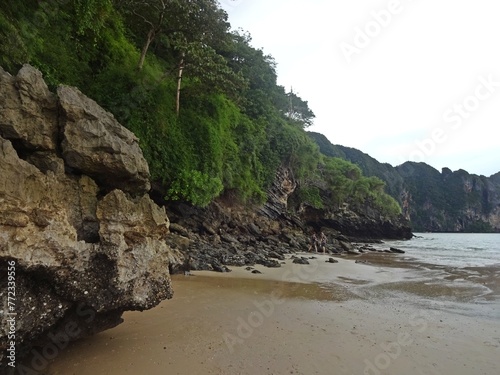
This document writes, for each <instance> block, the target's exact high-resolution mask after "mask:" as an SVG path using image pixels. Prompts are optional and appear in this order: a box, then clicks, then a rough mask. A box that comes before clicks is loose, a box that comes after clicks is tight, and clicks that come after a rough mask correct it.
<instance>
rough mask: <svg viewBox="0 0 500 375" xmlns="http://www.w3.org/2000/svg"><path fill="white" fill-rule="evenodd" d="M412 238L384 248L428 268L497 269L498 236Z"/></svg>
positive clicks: (427, 235) (419, 235) (499, 255)
mask: <svg viewBox="0 0 500 375" xmlns="http://www.w3.org/2000/svg"><path fill="white" fill-rule="evenodd" d="M415 236H416V237H414V238H413V239H411V240H407V241H386V243H385V244H386V245H389V246H392V247H397V248H398V249H401V250H405V251H406V254H407V255H408V256H410V257H412V258H415V259H416V260H418V261H422V262H425V263H430V264H436V265H443V266H450V267H458V268H462V267H488V266H500V233H415Z"/></svg>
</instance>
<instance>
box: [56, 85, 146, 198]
mask: <svg viewBox="0 0 500 375" xmlns="http://www.w3.org/2000/svg"><path fill="white" fill-rule="evenodd" d="M57 94H58V96H59V101H60V105H61V108H62V112H63V117H62V122H63V124H62V128H63V129H62V134H63V141H62V144H61V145H62V155H63V158H64V161H65V163H66V164H67V165H68V166H69V167H71V168H74V169H76V170H77V171H79V172H82V173H84V174H87V175H89V176H91V177H93V178H94V179H95V180H96V181H98V182H99V184H100V185H103V186H104V187H108V188H109V187H114V188H119V189H122V190H124V191H127V192H130V193H138V194H141V193H145V192H147V191H148V190H149V189H150V188H151V186H150V183H149V167H148V164H147V162H146V160H145V159H144V157H143V156H142V152H141V149H140V148H139V142H138V139H137V137H136V136H135V135H134V134H133V133H132V132H130V131H129V130H127V129H125V128H124V127H123V126H121V125H120V124H119V123H118V121H116V119H115V118H114V117H113V115H112V114H111V113H109V112H106V111H105V110H104V109H102V108H101V107H100V106H99V105H98V104H97V103H96V102H95V101H93V100H92V99H89V98H87V97H86V96H85V95H83V94H82V93H81V92H80V91H79V90H78V89H76V88H74V87H68V86H60V87H59V88H58V89H57Z"/></svg>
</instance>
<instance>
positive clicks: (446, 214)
mask: <svg viewBox="0 0 500 375" xmlns="http://www.w3.org/2000/svg"><path fill="white" fill-rule="evenodd" d="M309 135H310V136H311V138H312V139H314V141H315V142H316V143H317V144H318V145H319V147H320V151H321V152H322V153H323V154H325V155H327V156H336V157H340V158H342V159H345V160H348V161H350V162H352V163H354V164H357V165H358V166H359V167H360V168H361V170H362V171H363V174H364V175H365V176H376V177H379V178H380V179H382V180H383V181H384V182H385V183H386V191H387V193H388V194H390V195H391V196H392V197H393V198H395V199H396V200H397V201H399V202H400V204H401V206H402V208H403V214H404V216H405V218H406V219H409V220H410V221H411V226H412V228H413V230H415V231H431V232H500V177H499V176H500V172H499V173H496V174H494V175H492V176H490V177H486V176H478V175H474V174H469V173H468V172H466V171H464V170H458V171H451V170H450V169H449V168H443V169H442V171H441V172H439V171H438V170H436V169H435V168H433V167H431V166H430V165H428V164H425V163H415V162H406V163H403V164H402V165H399V166H397V167H392V166H391V165H389V164H387V163H379V162H378V161H377V160H375V159H374V158H372V157H371V156H369V155H367V154H365V153H363V152H361V151H359V150H356V149H353V148H349V147H344V146H340V145H332V144H331V143H330V142H329V141H328V139H326V137H325V136H324V135H322V134H319V133H312V132H311V133H309Z"/></svg>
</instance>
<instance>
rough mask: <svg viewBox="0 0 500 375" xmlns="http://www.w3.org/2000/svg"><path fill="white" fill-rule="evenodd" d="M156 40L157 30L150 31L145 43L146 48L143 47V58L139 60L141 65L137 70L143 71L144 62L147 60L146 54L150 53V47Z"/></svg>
mask: <svg viewBox="0 0 500 375" xmlns="http://www.w3.org/2000/svg"><path fill="white" fill-rule="evenodd" d="M154 38H155V30H154V29H151V30H149V32H148V37H147V39H146V42H145V43H144V46H143V47H142V51H141V58H140V59H139V64H138V65H137V69H138V70H139V71H141V70H142V67H143V65H144V60H145V59H146V54H147V53H148V49H149V45H150V44H151V42H152V41H153V39H154Z"/></svg>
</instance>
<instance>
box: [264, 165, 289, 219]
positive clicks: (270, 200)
mask: <svg viewBox="0 0 500 375" xmlns="http://www.w3.org/2000/svg"><path fill="white" fill-rule="evenodd" d="M296 188H297V181H296V180H295V178H294V176H293V173H292V171H291V170H290V168H287V167H285V166H283V165H282V166H280V167H279V168H278V170H277V171H276V176H275V179H274V181H273V184H272V185H271V187H270V188H269V190H268V191H267V201H266V203H265V204H264V206H263V207H262V209H261V212H262V213H263V214H264V215H266V216H267V217H268V218H270V219H276V218H278V217H279V216H280V215H282V214H283V213H285V212H286V211H287V207H288V198H289V197H290V195H291V194H292V193H293V192H294V191H295V189H296Z"/></svg>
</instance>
